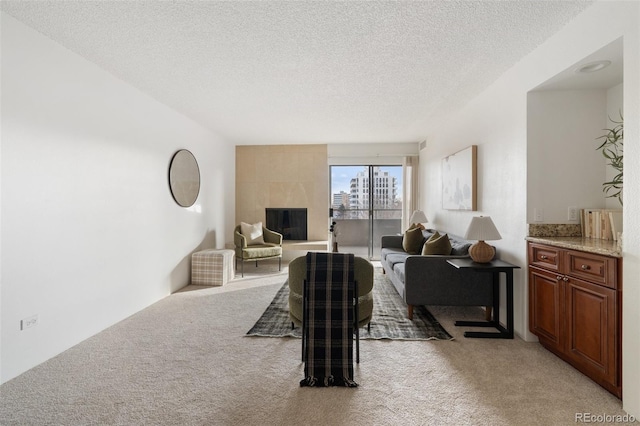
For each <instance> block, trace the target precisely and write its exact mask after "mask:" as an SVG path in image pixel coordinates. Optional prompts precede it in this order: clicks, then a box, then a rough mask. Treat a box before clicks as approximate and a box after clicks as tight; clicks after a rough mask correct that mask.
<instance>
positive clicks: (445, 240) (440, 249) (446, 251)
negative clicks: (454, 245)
mask: <svg viewBox="0 0 640 426" xmlns="http://www.w3.org/2000/svg"><path fill="white" fill-rule="evenodd" d="M429 254H437V255H450V254H451V242H450V241H449V236H448V235H447V234H444V235H440V234H439V233H438V232H436V233H435V234H433V235H432V236H431V237H429V239H428V240H427V242H425V243H424V246H422V255H423V256H426V255H429Z"/></svg>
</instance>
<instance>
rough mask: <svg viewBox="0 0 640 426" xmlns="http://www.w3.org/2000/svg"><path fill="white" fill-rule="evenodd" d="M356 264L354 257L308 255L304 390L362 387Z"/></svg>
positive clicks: (344, 255) (325, 254)
mask: <svg viewBox="0 0 640 426" xmlns="http://www.w3.org/2000/svg"><path fill="white" fill-rule="evenodd" d="M353 263H354V256H353V254H344V253H314V252H310V253H307V281H306V288H305V291H306V298H307V305H306V307H305V308H303V309H305V324H306V334H307V339H306V362H305V367H304V375H305V378H304V379H303V380H302V381H301V382H300V386H348V387H356V386H358V384H357V383H356V382H354V381H353V319H354V318H353V296H354V278H353ZM303 344H305V343H303Z"/></svg>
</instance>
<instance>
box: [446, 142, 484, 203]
mask: <svg viewBox="0 0 640 426" xmlns="http://www.w3.org/2000/svg"><path fill="white" fill-rule="evenodd" d="M477 151H478V147H477V146H476V145H471V146H470V147H468V148H465V149H463V150H462V151H458V152H456V153H455V154H451V155H449V156H448V157H445V158H443V159H442V208H443V209H445V210H472V211H475V210H477V201H476V198H477V196H476V192H477V191H476V168H477Z"/></svg>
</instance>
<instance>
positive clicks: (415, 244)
mask: <svg viewBox="0 0 640 426" xmlns="http://www.w3.org/2000/svg"><path fill="white" fill-rule="evenodd" d="M423 242H424V237H423V236H422V229H420V228H409V229H407V231H406V232H405V233H404V237H403V238H402V248H403V249H404V251H406V252H407V253H409V254H420V249H421V248H422V243H423Z"/></svg>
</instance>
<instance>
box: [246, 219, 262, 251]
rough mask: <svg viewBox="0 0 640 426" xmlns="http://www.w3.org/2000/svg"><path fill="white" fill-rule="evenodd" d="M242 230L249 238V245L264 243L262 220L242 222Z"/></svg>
mask: <svg viewBox="0 0 640 426" xmlns="http://www.w3.org/2000/svg"><path fill="white" fill-rule="evenodd" d="M240 232H241V233H242V235H243V236H244V237H245V238H246V239H247V245H249V246H250V245H253V244H264V237H263V236H262V222H258V223H254V224H250V223H246V222H240Z"/></svg>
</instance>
